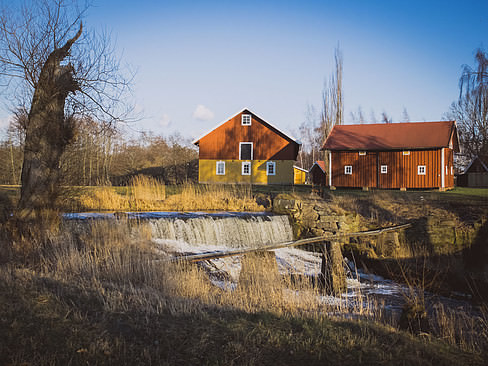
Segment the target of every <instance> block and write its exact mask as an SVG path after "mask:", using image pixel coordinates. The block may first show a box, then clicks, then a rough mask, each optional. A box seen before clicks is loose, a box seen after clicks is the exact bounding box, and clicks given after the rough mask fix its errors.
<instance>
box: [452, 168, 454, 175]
mask: <svg viewBox="0 0 488 366" xmlns="http://www.w3.org/2000/svg"><path fill="white" fill-rule="evenodd" d="M451 175H454V167H451Z"/></svg>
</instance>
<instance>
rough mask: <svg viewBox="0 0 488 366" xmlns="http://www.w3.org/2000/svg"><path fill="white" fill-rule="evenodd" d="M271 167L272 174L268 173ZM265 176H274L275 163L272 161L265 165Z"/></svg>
mask: <svg viewBox="0 0 488 366" xmlns="http://www.w3.org/2000/svg"><path fill="white" fill-rule="evenodd" d="M270 167H273V172H272V173H270V172H269V168H270ZM266 175H276V162H274V161H268V162H267V163H266Z"/></svg>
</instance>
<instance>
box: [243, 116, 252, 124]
mask: <svg viewBox="0 0 488 366" xmlns="http://www.w3.org/2000/svg"><path fill="white" fill-rule="evenodd" d="M241 125H243V126H250V125H251V115H250V114H243V115H242V116H241Z"/></svg>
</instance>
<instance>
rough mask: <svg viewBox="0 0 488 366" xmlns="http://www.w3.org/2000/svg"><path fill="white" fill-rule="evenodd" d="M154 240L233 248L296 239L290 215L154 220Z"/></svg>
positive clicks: (214, 216) (209, 216)
mask: <svg viewBox="0 0 488 366" xmlns="http://www.w3.org/2000/svg"><path fill="white" fill-rule="evenodd" d="M149 224H150V226H151V231H152V237H153V239H156V240H157V239H166V240H174V241H182V242H185V243H188V244H194V245H202V244H203V245H218V246H225V247H229V248H246V247H257V246H260V245H266V244H272V243H281V242H287V241H291V240H293V231H292V228H291V225H290V221H289V219H288V216H274V215H269V216H268V215H262V214H260V215H252V214H246V215H230V216H226V215H201V216H198V217H190V218H186V217H178V216H176V217H167V218H160V219H150V220H149Z"/></svg>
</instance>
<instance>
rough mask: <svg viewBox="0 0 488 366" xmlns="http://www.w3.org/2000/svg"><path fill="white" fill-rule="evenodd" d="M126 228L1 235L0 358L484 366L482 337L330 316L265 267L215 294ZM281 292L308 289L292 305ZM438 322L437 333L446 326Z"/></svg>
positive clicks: (345, 314) (12, 361)
mask: <svg viewBox="0 0 488 366" xmlns="http://www.w3.org/2000/svg"><path fill="white" fill-rule="evenodd" d="M130 230H131V229H130V227H129V226H128V225H126V224H124V223H123V222H120V223H119V224H118V225H114V224H113V223H110V224H107V223H99V224H96V225H94V226H93V227H92V229H91V230H90V231H89V232H82V234H78V235H74V234H72V233H70V232H67V233H66V232H60V233H58V234H55V233H52V234H51V235H49V236H48V237H47V238H43V239H38V240H36V239H35V238H31V239H29V242H22V240H23V239H18V240H17V241H15V242H13V243H11V242H7V241H6V238H5V237H2V241H1V242H0V243H1V246H0V250H1V251H0V258H3V261H2V262H1V263H0V360H1V361H0V363H2V364H6V365H70V364H71V365H82V364H83V365H86V364H100V365H144V364H145V365H189V364H191V365H302V364H310V365H324V364H331V365H358V364H364V365H377V364H385V365H482V364H484V359H483V354H484V353H483V352H484V351H485V349H484V348H483V347H484V346H483V345H482V344H478V343H476V342H474V343H473V342H464V341H463V340H462V339H461V340H460V339H456V338H455V337H453V336H451V337H450V336H449V334H448V332H447V333H446V334H444V335H440V336H435V335H428V334H424V335H420V336H414V335H411V334H409V333H406V332H403V331H400V330H398V328H397V327H396V326H395V325H394V324H388V323H386V324H382V323H381V322H378V321H374V320H375V317H374V316H372V317H368V316H365V317H357V316H354V315H355V313H354V312H350V311H349V310H347V309H342V313H339V314H337V310H338V309H332V308H330V307H329V306H328V305H325V304H323V303H320V302H317V301H315V300H313V299H315V298H316V295H317V294H318V293H317V292H316V291H317V289H315V288H314V287H313V286H312V285H310V284H309V283H307V284H300V283H292V282H286V281H285V280H284V279H283V278H280V277H277V276H274V275H272V273H271V272H267V271H266V267H263V266H258V267H259V268H261V269H263V268H265V269H264V272H263V271H261V272H260V274H259V275H257V276H256V275H251V276H256V277H255V278H259V282H258V283H257V284H256V283H255V284H254V285H253V286H246V285H245V283H246V282H244V283H243V284H241V285H239V287H238V288H237V289H236V290H234V291H224V290H221V289H220V288H218V287H216V286H214V285H212V284H211V283H210V281H209V280H208V276H207V274H206V272H205V271H204V270H202V269H201V268H200V267H197V266H193V265H192V266H188V265H181V264H171V263H168V262H164V261H161V260H160V258H159V257H158V256H157V255H156V253H155V252H154V248H153V246H152V244H151V242H150V235H149V233H148V231H147V230H144V229H141V230H140V231H138V232H133V231H130ZM6 258H9V260H8V261H6V260H5V259H6ZM251 263H253V262H252V260H251ZM247 268H251V272H248V274H247V276H249V275H250V274H249V273H255V272H254V271H252V265H251V266H248V267H247ZM285 288H290V289H291V290H292V293H293V291H296V290H299V291H301V292H302V293H305V292H307V291H308V292H309V293H311V296H300V299H299V301H297V300H296V299H295V297H294V296H291V297H290V296H289V295H288V296H285V294H286V293H288V294H289V292H286V291H284V289H285ZM294 299H295V300H294ZM359 310H361V309H359ZM331 311H333V312H334V314H335V315H329V314H330V312H331ZM365 315H367V314H365ZM373 315H374V314H373ZM348 318H350V320H347V319H348ZM443 320H444V322H446V323H448V325H447V326H445V327H444V329H445V330H449V329H451V328H452V327H453V323H451V322H449V319H448V318H447V317H444V318H443ZM485 331H486V330H485Z"/></svg>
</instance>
